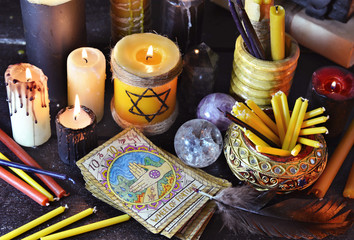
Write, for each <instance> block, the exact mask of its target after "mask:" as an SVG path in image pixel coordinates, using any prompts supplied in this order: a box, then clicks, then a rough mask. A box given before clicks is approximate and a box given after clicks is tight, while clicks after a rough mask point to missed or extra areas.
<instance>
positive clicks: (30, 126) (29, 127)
mask: <svg viewBox="0 0 354 240" xmlns="http://www.w3.org/2000/svg"><path fill="white" fill-rule="evenodd" d="M26 69H28V70H27V76H26ZM5 84H6V90H7V99H8V103H9V109H10V119H11V127H12V135H13V138H14V139H15V141H16V142H18V143H19V144H20V145H22V146H26V147H34V146H38V145H41V144H43V143H45V142H46V141H47V140H48V139H49V138H50V136H51V130H50V116H49V99H48V88H47V77H46V76H45V75H44V73H43V72H42V70H41V69H39V68H37V67H36V66H33V65H31V64H28V63H20V64H15V65H10V66H9V67H8V68H7V70H6V72H5Z"/></svg>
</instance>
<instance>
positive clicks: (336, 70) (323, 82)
mask: <svg viewBox="0 0 354 240" xmlns="http://www.w3.org/2000/svg"><path fill="white" fill-rule="evenodd" d="M310 88H311V91H309V92H311V93H310V95H311V96H310V97H311V99H310V102H311V103H312V108H318V107H324V108H325V109H326V113H327V114H328V115H329V119H328V121H327V122H326V123H325V126H326V127H327V129H328V131H329V134H328V135H327V136H328V137H329V138H334V137H336V136H338V135H339V134H340V133H342V131H343V128H344V126H345V124H346V122H347V120H348V117H349V115H350V112H351V110H352V108H353V104H354V74H353V73H351V72H349V71H348V70H346V69H344V68H340V67H335V66H329V67H323V68H320V69H318V70H316V71H315V72H314V73H313V75H312V83H311V85H310Z"/></svg>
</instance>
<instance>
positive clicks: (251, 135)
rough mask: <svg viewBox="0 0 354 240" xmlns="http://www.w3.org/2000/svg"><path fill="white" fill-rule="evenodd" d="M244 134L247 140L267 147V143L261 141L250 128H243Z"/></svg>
mask: <svg viewBox="0 0 354 240" xmlns="http://www.w3.org/2000/svg"><path fill="white" fill-rule="evenodd" d="M244 132H245V135H246V137H248V139H249V140H251V142H253V144H254V145H259V146H267V147H269V145H268V143H266V142H265V141H263V140H262V139H261V138H259V137H258V136H257V135H256V134H254V133H253V132H252V131H250V130H245V131H244Z"/></svg>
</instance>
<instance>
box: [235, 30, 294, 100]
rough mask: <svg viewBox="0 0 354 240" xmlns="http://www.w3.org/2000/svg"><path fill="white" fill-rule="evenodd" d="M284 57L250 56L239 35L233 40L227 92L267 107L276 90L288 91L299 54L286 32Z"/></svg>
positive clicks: (239, 98) (286, 92) (240, 98)
mask: <svg viewBox="0 0 354 240" xmlns="http://www.w3.org/2000/svg"><path fill="white" fill-rule="evenodd" d="M285 39H286V41H285V49H286V52H285V53H286V57H285V58H284V59H282V60H278V61H267V60H261V59H258V58H255V57H253V56H252V55H251V54H250V53H249V52H248V50H247V48H246V46H245V44H244V41H243V39H242V37H241V36H239V37H238V38H237V40H236V44H235V52H234V63H233V71H232V76H231V83H230V93H231V94H232V95H233V96H235V97H236V98H237V99H238V100H240V101H244V100H247V99H251V100H253V101H254V102H255V103H256V104H257V105H258V106H262V107H269V106H270V105H271V102H270V101H271V99H272V95H274V94H275V93H276V92H278V91H282V92H284V93H285V94H286V95H288V94H289V91H290V87H291V84H292V79H293V77H294V74H295V70H296V67H297V60H298V58H299V56H300V49H299V45H298V44H297V42H296V41H295V40H294V39H293V38H292V37H291V36H290V35H286V38H285Z"/></svg>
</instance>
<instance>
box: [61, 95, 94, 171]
mask: <svg viewBox="0 0 354 240" xmlns="http://www.w3.org/2000/svg"><path fill="white" fill-rule="evenodd" d="M55 123H56V130H57V136H58V153H59V156H60V159H61V160H62V161H63V162H64V163H66V164H68V165H75V163H76V161H77V160H79V159H80V158H82V157H83V156H85V155H86V154H87V153H89V152H90V151H91V150H92V149H94V148H95V147H97V135H96V116H95V114H94V112H93V111H92V110H91V109H89V108H87V107H85V106H80V102H79V98H78V96H76V101H75V106H74V107H73V106H70V107H66V108H64V109H62V110H60V111H59V112H58V114H57V116H56V118H55Z"/></svg>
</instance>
